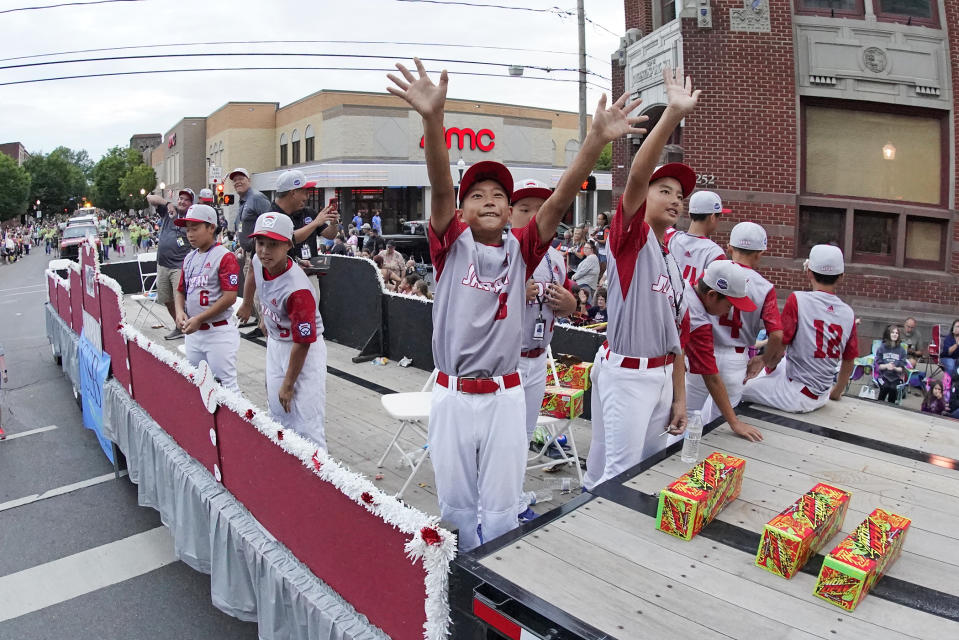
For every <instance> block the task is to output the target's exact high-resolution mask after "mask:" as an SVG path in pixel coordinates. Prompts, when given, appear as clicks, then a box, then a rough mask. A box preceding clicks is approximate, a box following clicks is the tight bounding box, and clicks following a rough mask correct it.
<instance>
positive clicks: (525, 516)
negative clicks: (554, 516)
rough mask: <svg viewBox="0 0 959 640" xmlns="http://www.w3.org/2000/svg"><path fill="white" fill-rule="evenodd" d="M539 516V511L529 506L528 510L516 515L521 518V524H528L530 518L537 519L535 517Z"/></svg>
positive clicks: (518, 518)
mask: <svg viewBox="0 0 959 640" xmlns="http://www.w3.org/2000/svg"><path fill="white" fill-rule="evenodd" d="M538 517H539V514H538V513H536V512H535V511H533V510H532V509H530V508H529V507H526V510H525V511H523V513H521V514H519V515H518V516H516V519H517V520H519V523H520V524H526V523H527V522H529V521H530V520H535V519H536V518H538Z"/></svg>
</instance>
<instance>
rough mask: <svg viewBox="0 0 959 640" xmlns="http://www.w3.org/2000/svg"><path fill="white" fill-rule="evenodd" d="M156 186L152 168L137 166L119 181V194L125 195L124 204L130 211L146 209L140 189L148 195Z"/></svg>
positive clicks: (154, 173)
mask: <svg viewBox="0 0 959 640" xmlns="http://www.w3.org/2000/svg"><path fill="white" fill-rule="evenodd" d="M156 186H157V174H156V172H155V171H154V170H153V167H148V166H147V165H145V164H138V165H136V166H135V167H132V168H131V169H130V170H129V171H127V172H126V175H124V176H123V177H122V178H121V179H120V193H121V194H123V193H125V194H127V196H126V199H125V201H124V202H125V203H126V206H127V207H129V208H130V209H146V208H147V200H146V196H141V195H140V189H143V190H144V191H145V192H146V193H150V192H151V191H153V189H154V188H155V187H156Z"/></svg>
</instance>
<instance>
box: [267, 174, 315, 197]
mask: <svg viewBox="0 0 959 640" xmlns="http://www.w3.org/2000/svg"><path fill="white" fill-rule="evenodd" d="M315 186H316V181H315V180H314V181H313V182H307V181H306V176H305V175H303V172H302V171H298V170H296V169H290V170H289V171H284V172H283V173H281V174H280V177H279V178H277V179H276V190H277V191H278V192H284V191H293V190H294V189H310V188H312V187H315Z"/></svg>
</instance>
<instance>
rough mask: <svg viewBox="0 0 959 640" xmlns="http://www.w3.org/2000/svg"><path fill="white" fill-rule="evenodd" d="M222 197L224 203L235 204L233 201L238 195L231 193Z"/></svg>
mask: <svg viewBox="0 0 959 640" xmlns="http://www.w3.org/2000/svg"><path fill="white" fill-rule="evenodd" d="M222 198H223V204H233V201H234V199H235V198H236V196H234V195H233V194H232V193H230V194H227V195H225V196H222Z"/></svg>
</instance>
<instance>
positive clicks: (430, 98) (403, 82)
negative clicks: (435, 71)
mask: <svg viewBox="0 0 959 640" xmlns="http://www.w3.org/2000/svg"><path fill="white" fill-rule="evenodd" d="M413 63H414V64H415V65H416V71H417V72H418V74H419V77H418V78H417V77H414V76H413V74H412V73H411V72H410V70H409V69H407V68H406V67H404V66H403V65H401V64H400V63H398V62H397V63H396V68H397V69H399V71H400V73H401V74H403V77H402V78H400V77H398V76H397V75H396V74H393V73H388V74H387V75H386V77H387V78H389V79H390V80H392V81H393V84H394V85H396V86H395V87H387V88H386V90H387V91H389V92H390V93H392V94H393V95H394V96H399V97H400V98H403V99H404V100H406V102H408V103H409V105H410V106H411V107H413V108H414V109H416V112H417V113H419V114H420V115H421V116H423V117H424V118H425V117H427V116H435V115H439V114H441V113H443V105H444V104H446V87H447V85H448V83H449V78H448V77H447V75H446V69H443V71H442V73H440V82H439V84H438V85H437V84H433V81H432V80H430V77H429V76H428V75H426V68H425V67H424V66H423V63H422V62H420V59H419V58H413Z"/></svg>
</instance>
